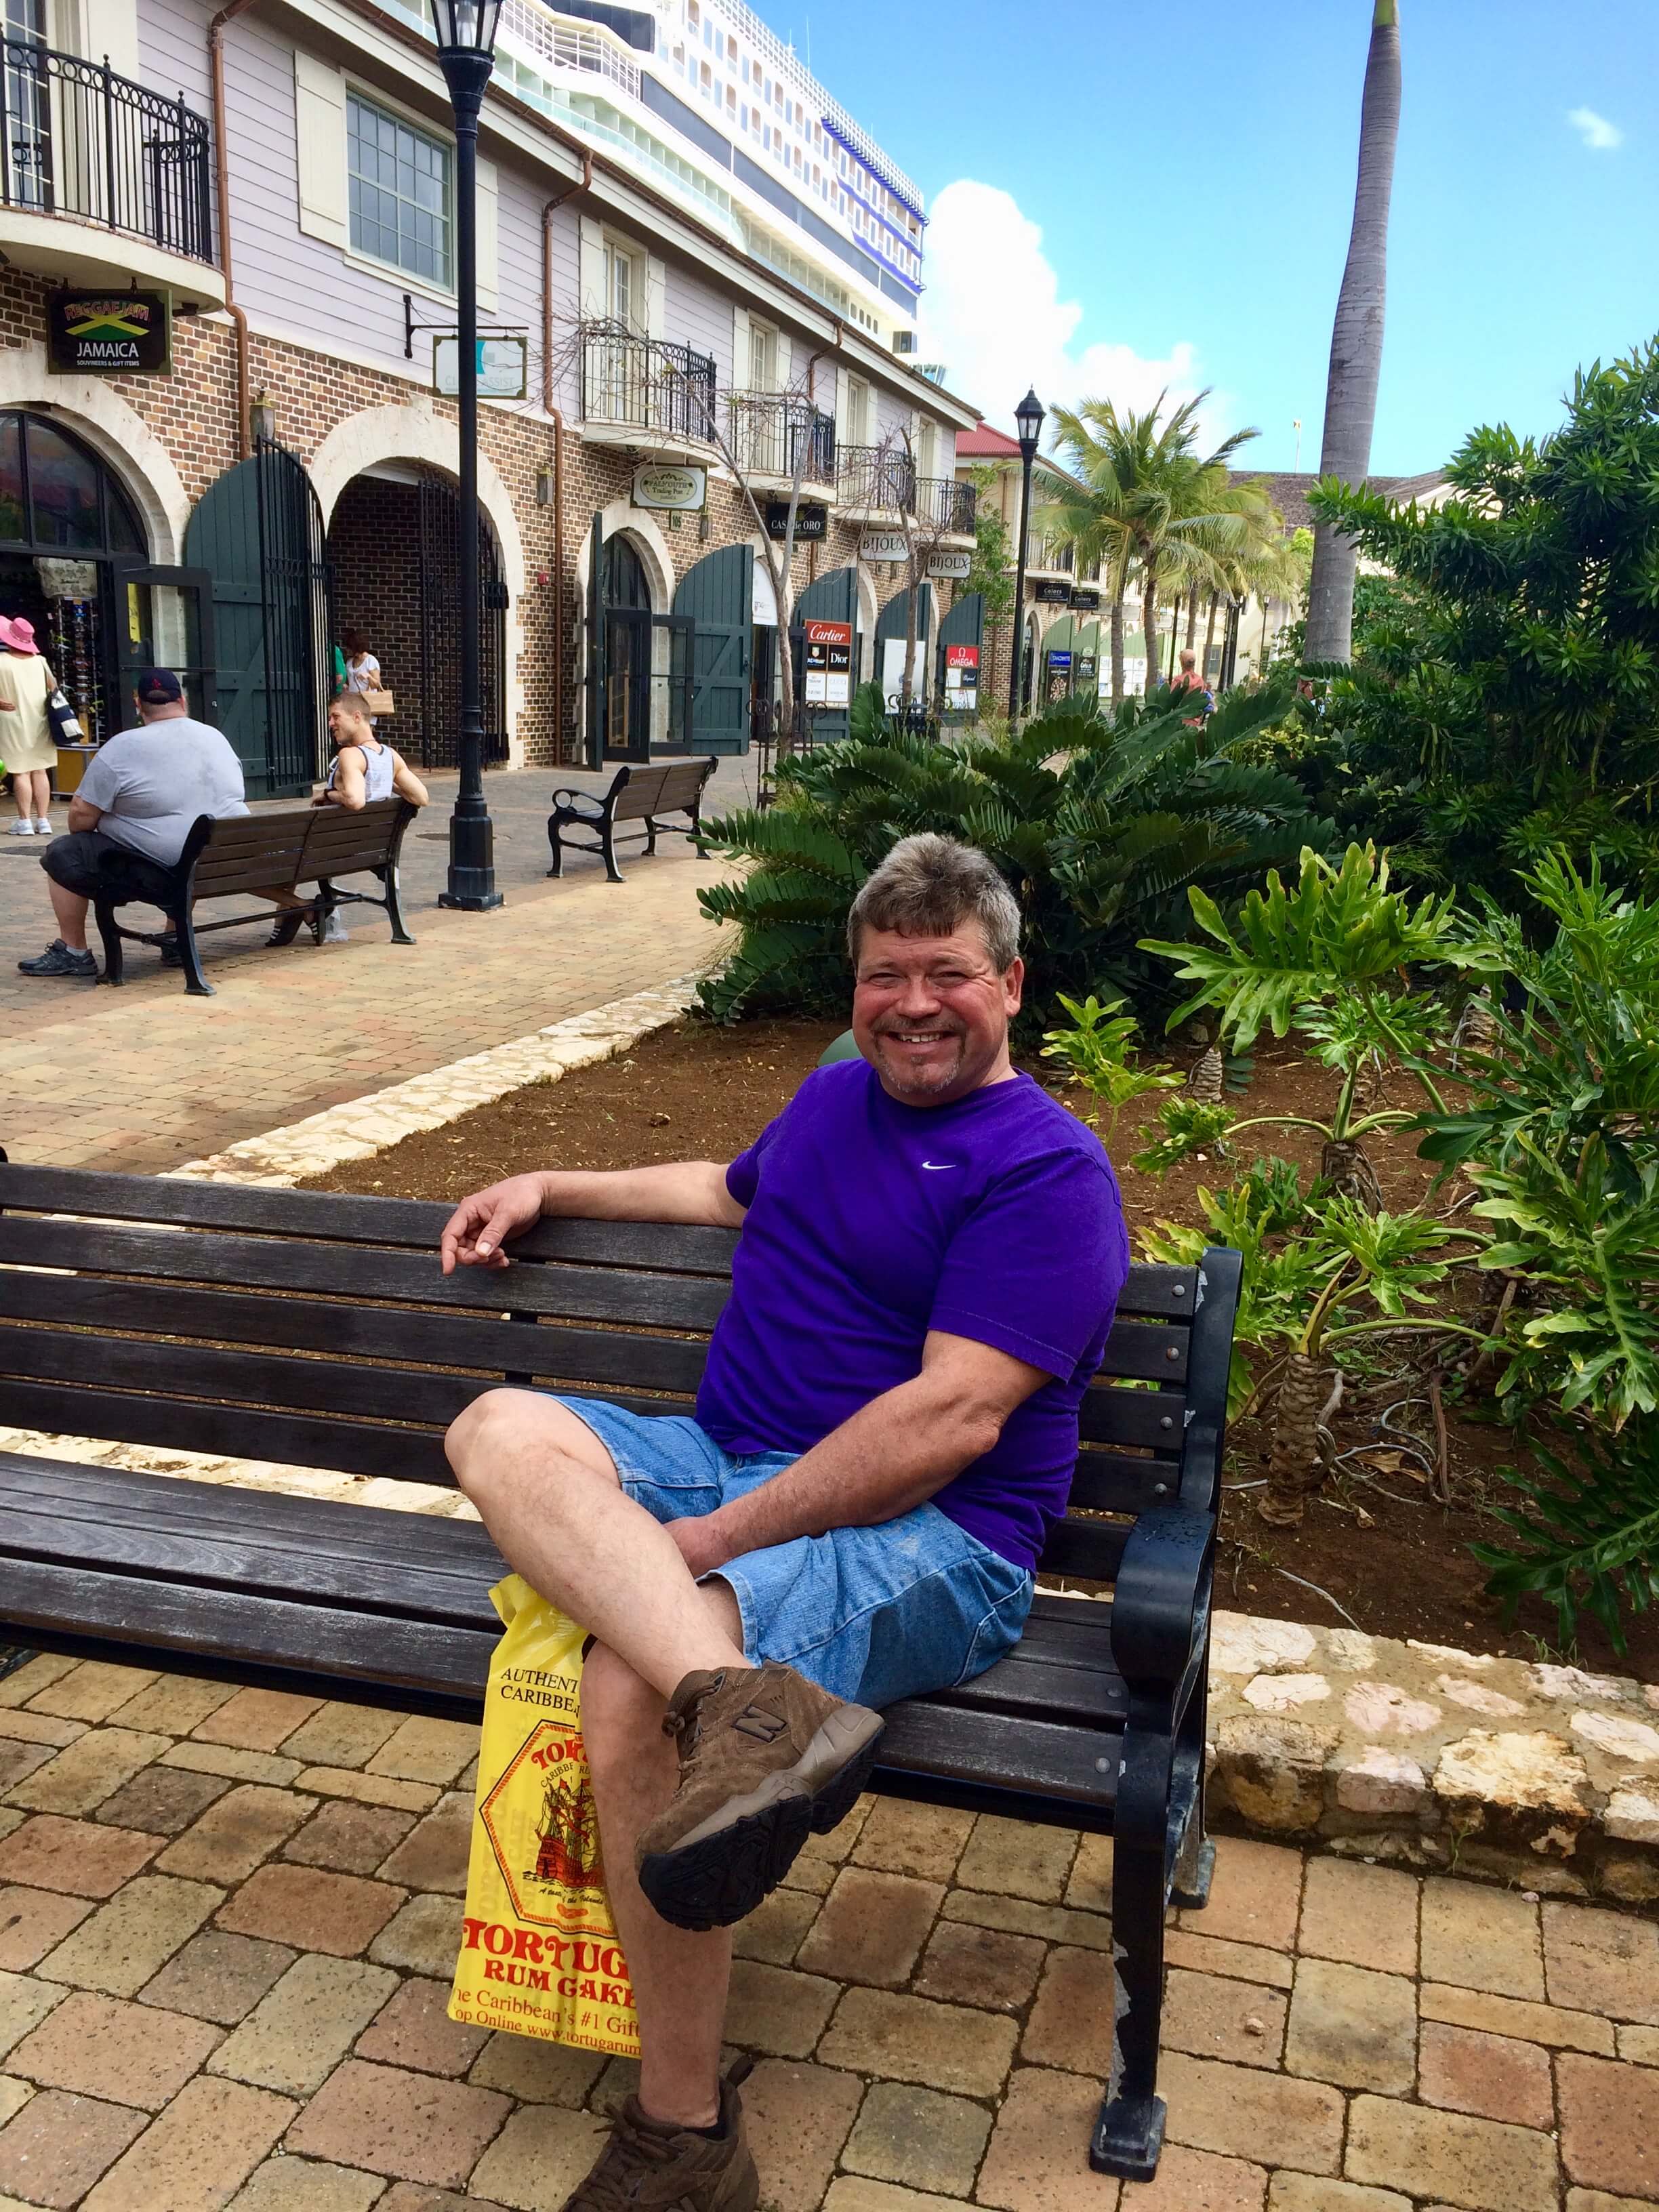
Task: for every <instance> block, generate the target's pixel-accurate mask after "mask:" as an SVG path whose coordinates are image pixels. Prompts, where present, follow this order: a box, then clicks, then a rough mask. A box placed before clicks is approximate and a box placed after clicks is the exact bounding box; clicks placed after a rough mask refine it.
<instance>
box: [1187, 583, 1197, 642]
mask: <svg viewBox="0 0 1659 2212" xmlns="http://www.w3.org/2000/svg"><path fill="white" fill-rule="evenodd" d="M1197 628H1198V592H1197V590H1196V589H1195V588H1194V590H1192V591H1190V592H1188V594H1187V647H1188V651H1189V652H1190V651H1191V649H1192V643H1193V633H1194V631H1195V630H1196V629H1197Z"/></svg>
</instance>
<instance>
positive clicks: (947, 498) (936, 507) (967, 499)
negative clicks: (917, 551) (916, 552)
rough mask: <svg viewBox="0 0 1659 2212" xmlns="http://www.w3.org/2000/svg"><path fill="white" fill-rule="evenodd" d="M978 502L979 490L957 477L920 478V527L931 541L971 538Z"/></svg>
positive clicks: (917, 496) (917, 499)
mask: <svg viewBox="0 0 1659 2212" xmlns="http://www.w3.org/2000/svg"><path fill="white" fill-rule="evenodd" d="M978 500H979V492H978V489H977V487H976V486H975V485H973V484H970V483H958V481H957V478H956V477H917V478H916V490H915V513H916V525H917V527H918V528H919V529H920V530H921V531H923V532H926V534H927V536H928V537H930V538H932V537H939V538H972V536H973V534H974V516H975V511H976V507H977V504H978Z"/></svg>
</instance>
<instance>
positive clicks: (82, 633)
mask: <svg viewBox="0 0 1659 2212" xmlns="http://www.w3.org/2000/svg"><path fill="white" fill-rule="evenodd" d="M178 574H179V572H178V571H176V570H161V569H153V568H150V567H149V545H148V544H147V542H146V538H145V532H144V529H143V523H142V521H141V520H140V517H139V512H138V508H137V504H136V502H135V501H133V499H132V497H131V494H130V493H129V492H128V491H127V489H126V487H125V485H124V484H123V483H121V481H120V479H119V477H118V476H117V475H116V473H115V471H113V470H112V468H111V467H110V466H109V465H108V464H107V463H106V462H105V461H104V460H103V459H100V456H99V455H98V454H97V453H94V451H93V450H92V448H91V447H90V446H88V445H85V444H83V443H82V441H81V440H80V439H79V438H77V437H76V435H74V433H73V432H72V431H70V430H69V429H67V428H65V427H64V425H63V424H62V423H60V422H50V421H48V420H47V419H46V416H43V415H36V414H33V413H31V412H30V411H29V410H27V408H9V409H6V410H3V411H0V614H3V615H7V616H15V615H21V616H23V617H26V618H27V620H28V621H29V622H30V623H33V627H34V631H35V635H36V636H37V637H38V638H39V639H40V643H41V647H42V648H43V650H44V651H45V653H46V658H47V659H48V660H49V661H50V662H51V664H52V672H53V673H54V675H56V676H57V678H58V681H59V683H60V684H62V685H63V687H64V691H65V692H66V693H67V695H68V696H69V698H70V701H71V702H72V703H73V704H74V706H75V708H76V712H77V713H78V714H79V716H80V720H81V726H82V729H83V730H84V731H85V732H86V733H87V737H88V741H89V744H93V745H96V744H100V743H101V742H102V741H103V739H104V738H107V737H112V736H113V734H114V733H115V732H116V731H118V729H120V728H122V727H123V726H124V724H125V721H126V720H127V719H128V715H127V713H126V686H125V682H124V680H123V679H124V677H125V673H126V671H128V669H129V668H131V667H132V666H134V665H137V659H138V656H139V655H140V654H141V653H142V654H143V656H144V657H146V658H154V659H161V660H164V661H165V662H166V663H167V665H169V666H176V667H177V669H178V671H179V674H180V676H181V677H183V678H185V681H186V683H187V684H189V685H190V687H191V699H192V702H193V703H194V704H195V705H196V707H197V711H205V710H206V708H208V707H209V706H210V696H209V694H210V690H211V671H210V668H209V667H208V666H207V665H206V664H207V663H208V661H210V659H211V652H210V647H209V646H207V645H205V644H204V640H203V637H202V635H201V626H200V623H199V621H198V619H197V606H196V605H195V603H194V602H193V601H192V600H190V599H186V598H185V597H184V596H182V595H180V594H179V592H177V591H176V590H175V591H173V592H172V593H171V594H169V592H167V590H166V589H165V588H164V587H163V586H161V583H160V582H159V581H157V580H159V579H161V578H162V577H176V576H177V575H178Z"/></svg>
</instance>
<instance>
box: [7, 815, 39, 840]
mask: <svg viewBox="0 0 1659 2212" xmlns="http://www.w3.org/2000/svg"><path fill="white" fill-rule="evenodd" d="M6 835H7V836H8V837H33V835H34V824H33V823H32V822H26V821H25V820H24V819H23V817H21V815H20V816H19V817H18V818H17V820H16V821H15V822H14V823H12V825H11V827H10V828H9V829H8V830H7V832H6Z"/></svg>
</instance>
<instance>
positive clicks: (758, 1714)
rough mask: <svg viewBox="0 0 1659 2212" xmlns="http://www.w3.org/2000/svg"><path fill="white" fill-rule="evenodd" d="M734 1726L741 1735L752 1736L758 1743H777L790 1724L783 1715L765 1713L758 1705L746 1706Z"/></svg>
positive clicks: (733, 1723)
mask: <svg viewBox="0 0 1659 2212" xmlns="http://www.w3.org/2000/svg"><path fill="white" fill-rule="evenodd" d="M788 1725H789V1723H788V1722H787V1720H785V1719H784V1717H783V1716H782V1714H781V1713H763V1711H761V1709H760V1707H759V1706H758V1705H746V1706H745V1707H744V1710H743V1711H742V1712H740V1713H739V1714H738V1717H737V1718H736V1720H734V1721H733V1722H732V1727H733V1728H734V1729H737V1730H738V1734H739V1735H752V1736H753V1737H754V1739H755V1741H756V1742H757V1743H775V1742H776V1741H777V1740H778V1738H779V1737H780V1736H781V1735H782V1734H783V1732H784V1730H785V1729H787V1727H788Z"/></svg>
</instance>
